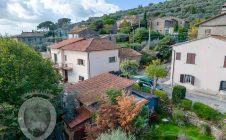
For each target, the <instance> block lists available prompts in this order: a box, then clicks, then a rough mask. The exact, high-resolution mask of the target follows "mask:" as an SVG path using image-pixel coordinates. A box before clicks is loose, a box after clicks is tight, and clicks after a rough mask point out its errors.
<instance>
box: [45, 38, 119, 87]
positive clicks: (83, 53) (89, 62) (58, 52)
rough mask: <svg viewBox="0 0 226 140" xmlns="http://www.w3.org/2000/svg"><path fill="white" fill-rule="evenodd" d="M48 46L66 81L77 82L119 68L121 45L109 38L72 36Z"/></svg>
mask: <svg viewBox="0 0 226 140" xmlns="http://www.w3.org/2000/svg"><path fill="white" fill-rule="evenodd" d="M48 48H50V53H51V59H52V61H53V62H54V64H55V67H56V69H58V70H59V72H60V73H61V74H62V75H63V77H64V81H65V82H69V83H76V82H78V81H83V80H86V79H88V78H91V77H93V76H96V75H99V74H101V73H106V72H111V71H118V70H119V61H120V60H119V56H118V55H119V47H118V46H117V45H116V44H115V43H112V42H111V41H109V40H107V39H101V38H89V39H85V38H71V39H67V40H63V41H61V42H59V43H56V44H53V45H50V46H48Z"/></svg>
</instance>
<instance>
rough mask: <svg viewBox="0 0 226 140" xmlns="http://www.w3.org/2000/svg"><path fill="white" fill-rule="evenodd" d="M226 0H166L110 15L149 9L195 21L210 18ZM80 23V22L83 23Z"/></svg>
mask: <svg viewBox="0 0 226 140" xmlns="http://www.w3.org/2000/svg"><path fill="white" fill-rule="evenodd" d="M225 2H226V0H169V1H166V2H162V3H158V4H152V3H150V4H149V6H145V7H142V6H139V7H138V8H134V9H130V10H124V11H118V12H116V13H112V14H110V15H109V16H111V17H113V18H115V19H120V18H121V17H122V16H125V15H133V14H135V15H139V14H142V13H144V11H147V13H148V17H163V16H176V17H179V18H183V19H187V20H188V21H193V20H195V19H197V18H205V19H206V18H210V17H213V16H215V15H217V14H219V13H220V11H221V8H222V5H223V4H224V3H225ZM100 19H102V17H91V18H89V19H88V20H87V21H83V22H81V23H82V24H89V23H90V22H92V21H95V20H100ZM81 23H80V24H81Z"/></svg>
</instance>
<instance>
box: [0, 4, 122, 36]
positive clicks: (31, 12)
mask: <svg viewBox="0 0 226 140" xmlns="http://www.w3.org/2000/svg"><path fill="white" fill-rule="evenodd" d="M118 10H120V9H119V6H117V5H114V4H110V3H108V2H106V0H73V1H72V0H1V1H0V13H1V14H0V33H1V34H3V35H4V34H5V33H9V34H18V33H20V32H21V31H22V30H23V31H31V30H32V29H36V26H37V25H38V24H39V23H40V22H43V21H46V20H50V21H54V22H56V20H57V19H59V18H62V17H67V18H70V19H72V21H73V22H78V21H81V20H85V19H87V18H89V17H92V16H102V15H103V14H109V13H113V12H116V11H118ZM2 13H4V14H2Z"/></svg>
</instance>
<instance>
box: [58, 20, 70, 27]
mask: <svg viewBox="0 0 226 140" xmlns="http://www.w3.org/2000/svg"><path fill="white" fill-rule="evenodd" d="M70 23H71V19H70V18H60V19H58V20H57V25H58V27H60V28H61V27H63V25H67V24H70Z"/></svg>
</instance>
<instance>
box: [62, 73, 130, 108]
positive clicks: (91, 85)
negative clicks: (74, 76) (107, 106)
mask: <svg viewBox="0 0 226 140" xmlns="http://www.w3.org/2000/svg"><path fill="white" fill-rule="evenodd" d="M134 83H135V82H134V81H132V80H129V79H126V78H122V77H118V76H115V75H113V74H110V73H104V74H100V75H98V76H95V77H92V78H90V79H88V80H85V81H82V82H79V83H77V84H74V85H70V86H68V87H67V89H66V90H67V91H68V92H77V93H76V98H77V99H78V100H79V101H80V102H82V103H83V104H85V105H87V106H89V105H91V104H93V103H96V102H98V99H99V98H100V97H106V90H108V89H109V88H116V89H120V90H121V89H126V88H128V87H130V86H132V85H133V84H134Z"/></svg>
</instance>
